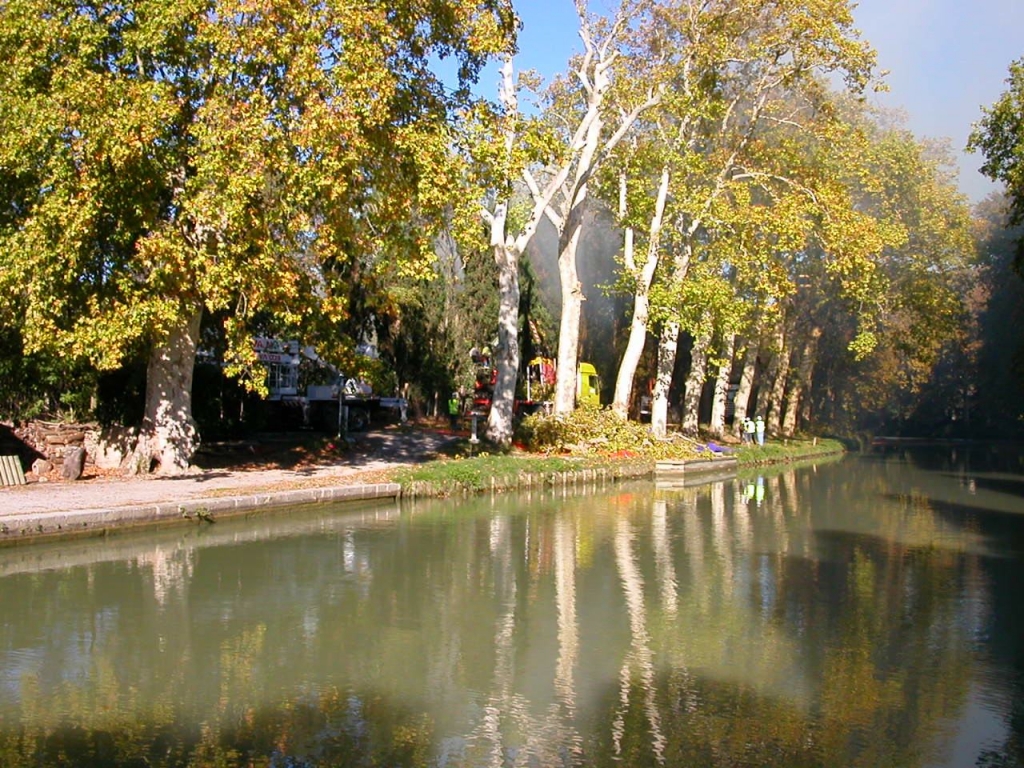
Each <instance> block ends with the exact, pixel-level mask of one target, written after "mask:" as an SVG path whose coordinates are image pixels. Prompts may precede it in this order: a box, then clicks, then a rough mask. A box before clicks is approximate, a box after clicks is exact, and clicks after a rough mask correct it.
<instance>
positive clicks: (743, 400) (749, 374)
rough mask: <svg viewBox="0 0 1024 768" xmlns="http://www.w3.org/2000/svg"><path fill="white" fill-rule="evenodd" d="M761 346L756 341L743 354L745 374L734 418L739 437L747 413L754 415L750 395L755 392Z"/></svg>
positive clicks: (742, 378) (737, 393)
mask: <svg viewBox="0 0 1024 768" xmlns="http://www.w3.org/2000/svg"><path fill="white" fill-rule="evenodd" d="M759 348H760V345H759V344H758V343H757V342H755V341H753V340H752V341H750V342H749V343H748V344H747V349H746V351H745V352H744V354H743V373H742V374H741V375H740V386H739V389H737V390H736V400H735V404H736V411H735V413H734V414H733V417H732V424H733V431H734V432H736V434H737V435H739V434H740V433H741V432H742V431H743V420H744V419H745V418H746V417H747V413H748V412H749V413H751V414H753V411H752V410H751V408H750V395H751V394H753V391H754V373H755V370H756V368H757V353H758V350H759Z"/></svg>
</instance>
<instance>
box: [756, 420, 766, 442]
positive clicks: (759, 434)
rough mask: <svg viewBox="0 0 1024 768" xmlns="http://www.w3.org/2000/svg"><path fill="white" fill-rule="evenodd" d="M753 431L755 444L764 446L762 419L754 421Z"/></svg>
mask: <svg viewBox="0 0 1024 768" xmlns="http://www.w3.org/2000/svg"><path fill="white" fill-rule="evenodd" d="M754 431H755V432H756V433H757V444H758V445H764V418H763V417H761V416H758V417H757V419H756V420H755V421H754Z"/></svg>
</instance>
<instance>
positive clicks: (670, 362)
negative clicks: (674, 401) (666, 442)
mask: <svg viewBox="0 0 1024 768" xmlns="http://www.w3.org/2000/svg"><path fill="white" fill-rule="evenodd" d="M678 352H679V323H671V322H670V323H665V326H664V327H663V328H662V330H661V338H659V339H658V372H657V375H656V376H655V378H654V391H653V392H652V393H651V433H652V434H653V435H654V436H655V437H665V435H666V434H667V433H668V391H669V387H671V386H672V372H673V371H674V370H675V367H676V355H677V354H678Z"/></svg>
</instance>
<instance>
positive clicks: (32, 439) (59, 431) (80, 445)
mask: <svg viewBox="0 0 1024 768" xmlns="http://www.w3.org/2000/svg"><path fill="white" fill-rule="evenodd" d="M14 432H15V434H16V435H17V436H18V438H20V439H21V441H22V442H24V443H25V444H26V445H28V446H29V447H31V448H32V449H33V450H35V452H36V453H37V454H39V456H40V458H37V459H36V460H35V461H34V462H32V472H33V473H34V474H35V475H37V476H39V477H43V476H45V475H47V474H49V472H50V471H51V469H52V468H53V467H54V466H60V467H62V475H63V476H64V478H66V479H68V480H77V479H78V478H79V477H81V475H82V471H83V470H84V469H85V463H86V460H87V458H88V454H89V452H88V451H87V450H86V443H87V442H91V443H92V444H95V439H96V435H97V433H98V432H99V427H98V426H97V425H96V424H62V423H58V422H48V421H28V422H25V423H23V424H21V425H20V426H18V427H15V429H14Z"/></svg>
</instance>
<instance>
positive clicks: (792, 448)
mask: <svg viewBox="0 0 1024 768" xmlns="http://www.w3.org/2000/svg"><path fill="white" fill-rule="evenodd" d="M844 450H845V448H844V447H843V444H842V443H841V442H839V441H838V440H832V439H820V438H819V439H818V440H813V439H811V440H794V439H790V440H786V441H774V440H773V441H769V442H768V443H766V444H765V445H763V446H756V445H755V446H744V447H741V448H737V449H736V453H735V456H736V458H737V459H738V460H739V462H740V465H741V466H746V465H757V464H775V463H779V462H784V461H797V460H799V459H805V458H811V457H814V456H828V455H830V454H835V453H842V452H843V451H844Z"/></svg>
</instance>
